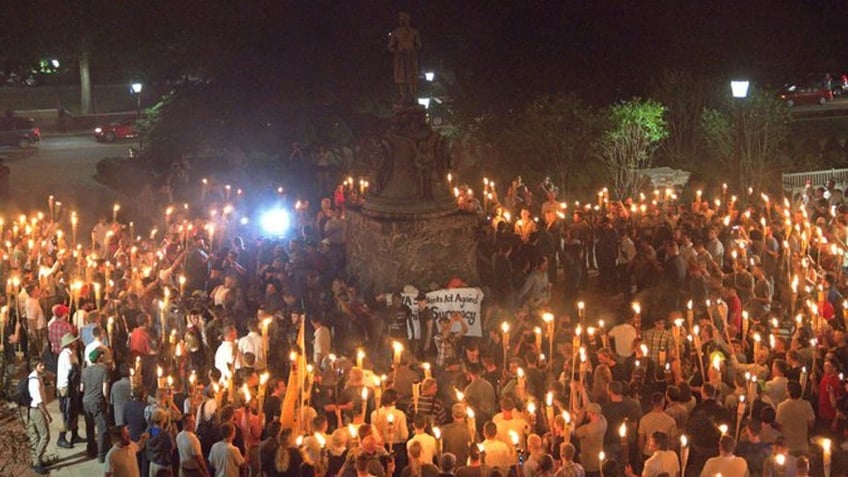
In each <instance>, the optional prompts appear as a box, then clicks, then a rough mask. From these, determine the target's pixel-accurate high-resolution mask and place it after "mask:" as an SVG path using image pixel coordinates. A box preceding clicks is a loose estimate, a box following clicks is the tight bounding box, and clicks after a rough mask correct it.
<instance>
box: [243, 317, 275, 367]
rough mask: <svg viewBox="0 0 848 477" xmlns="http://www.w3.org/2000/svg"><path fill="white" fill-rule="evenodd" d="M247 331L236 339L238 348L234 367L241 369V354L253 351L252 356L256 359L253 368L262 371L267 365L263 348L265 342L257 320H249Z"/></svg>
mask: <svg viewBox="0 0 848 477" xmlns="http://www.w3.org/2000/svg"><path fill="white" fill-rule="evenodd" d="M247 329H248V333H247V335H245V336H242V337H241V338H240V339H239V340H238V349H239V353H238V356H237V357H236V369H241V368H242V367H244V366H245V363H244V360H243V359H242V356H244V355H245V353H253V356H254V357H255V358H256V361H254V363H253V368H254V369H256V370H257V371H262V370H264V369H265V367H266V365H267V362H268V360H267V358H266V356H267V354H266V350H265V343H264V341H263V340H262V335H261V334H260V333H259V322H258V321H256V320H251V321H250V322H249V323H248V324H247Z"/></svg>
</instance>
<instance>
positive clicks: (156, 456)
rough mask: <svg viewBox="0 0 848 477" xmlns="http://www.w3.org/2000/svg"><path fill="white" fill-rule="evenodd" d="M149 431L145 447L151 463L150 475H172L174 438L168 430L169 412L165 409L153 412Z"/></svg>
mask: <svg viewBox="0 0 848 477" xmlns="http://www.w3.org/2000/svg"><path fill="white" fill-rule="evenodd" d="M150 421H151V422H150V427H149V428H148V429H147V433H148V434H149V435H150V439H149V440H148V441H147V446H146V447H145V450H144V451H145V454H146V456H147V461H148V462H149V463H150V471H149V475H156V476H159V475H168V476H170V475H172V466H173V453H174V448H175V446H174V439H173V438H172V437H171V433H170V432H168V429H167V427H168V413H167V411H165V410H163V409H157V410H155V411H154V412H153V416H152V417H151V419H150Z"/></svg>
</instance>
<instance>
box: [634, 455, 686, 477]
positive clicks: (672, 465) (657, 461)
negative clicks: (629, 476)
mask: <svg viewBox="0 0 848 477" xmlns="http://www.w3.org/2000/svg"><path fill="white" fill-rule="evenodd" d="M663 472H665V473H667V474H668V475H671V476H674V475H678V474H679V473H680V461H679V460H677V454H675V453H674V451H670V450H664V451H656V452H654V455H652V456H651V457H649V458H648V460H646V461H645V468H644V469H642V477H657V476H658V475H660V474H662V473H663Z"/></svg>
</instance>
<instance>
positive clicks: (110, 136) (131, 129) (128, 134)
mask: <svg viewBox="0 0 848 477" xmlns="http://www.w3.org/2000/svg"><path fill="white" fill-rule="evenodd" d="M136 137H138V131H137V130H136V129H135V120H134V119H133V120H129V121H121V122H117V121H116V122H113V123H109V124H106V125H104V126H97V127H96V128H94V139H95V140H96V141H97V142H113V141H115V140H117V139H132V138H136Z"/></svg>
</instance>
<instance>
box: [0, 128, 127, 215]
mask: <svg viewBox="0 0 848 477" xmlns="http://www.w3.org/2000/svg"><path fill="white" fill-rule="evenodd" d="M134 144H135V143H133V142H123V143H115V144H99V143H97V142H95V141H94V140H93V139H92V138H91V137H90V136H57V137H46V138H43V139H42V140H41V145H40V146H39V147H38V148H32V149H27V150H23V151H22V150H18V149H17V148H7V147H0V158H2V162H3V164H5V165H6V166H8V167H9V169H10V171H11V174H10V178H9V184H10V189H11V191H10V196H9V198H8V199H7V200H3V201H2V202H0V203H2V208H0V215H3V216H6V217H11V216H13V215H17V214H18V213H22V212H25V213H32V212H33V211H36V210H43V211H46V210H47V197H48V196H50V195H51V194H52V195H53V196H55V198H56V200H57V201H60V202H62V203H63V208H65V209H66V210H67V211H69V210H77V211H78V213H79V215H80V230H81V231H82V230H90V227H91V226H93V224H94V221H95V220H96V217H95V216H96V215H97V214H101V215H102V214H109V213H111V212H110V211H111V208H112V203H113V202H114V201H115V197H116V194H115V193H114V191H112V190H110V189H108V188H107V187H105V186H103V185H102V184H100V183H98V182H97V181H96V180H95V179H94V174H95V172H96V169H95V166H96V164H97V162H98V161H99V160H101V159H103V158H105V157H116V156H126V154H127V151H128V148H129V147H130V146H132V145H134Z"/></svg>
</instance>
